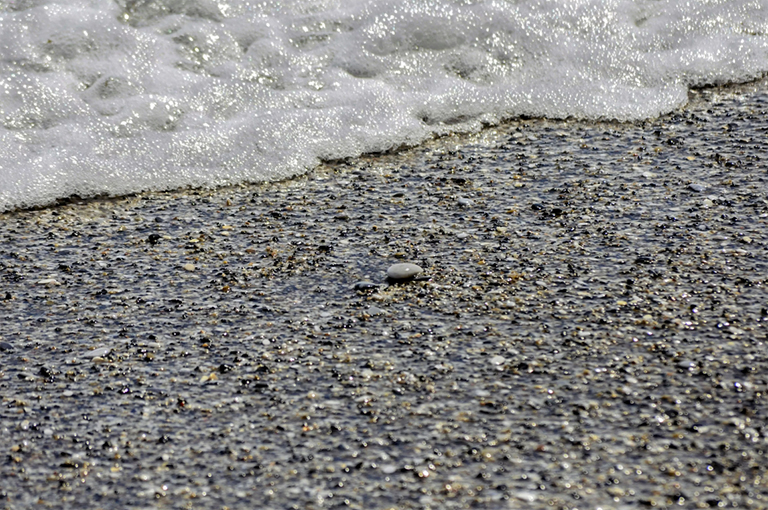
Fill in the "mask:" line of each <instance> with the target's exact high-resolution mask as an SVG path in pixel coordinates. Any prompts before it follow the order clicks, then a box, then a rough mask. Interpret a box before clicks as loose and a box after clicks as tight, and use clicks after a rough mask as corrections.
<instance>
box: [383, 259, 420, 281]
mask: <svg viewBox="0 0 768 510" xmlns="http://www.w3.org/2000/svg"><path fill="white" fill-rule="evenodd" d="M422 271H423V269H421V267H419V266H417V265H416V264H411V263H409V262H405V263H402V264H394V265H392V266H389V269H387V278H389V279H390V280H409V279H411V278H413V277H414V276H416V275H417V274H419V273H421V272H422Z"/></svg>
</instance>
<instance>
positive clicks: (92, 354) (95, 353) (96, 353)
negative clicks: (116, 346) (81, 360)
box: [85, 347, 112, 358]
mask: <svg viewBox="0 0 768 510" xmlns="http://www.w3.org/2000/svg"><path fill="white" fill-rule="evenodd" d="M111 350H112V347H99V348H98V349H94V350H92V351H89V352H86V353H85V357H87V358H102V357H104V356H106V355H107V354H109V351H111Z"/></svg>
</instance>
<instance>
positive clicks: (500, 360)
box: [491, 356, 507, 365]
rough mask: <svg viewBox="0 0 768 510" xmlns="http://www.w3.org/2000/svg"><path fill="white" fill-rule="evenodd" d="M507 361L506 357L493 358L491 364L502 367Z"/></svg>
mask: <svg viewBox="0 0 768 510" xmlns="http://www.w3.org/2000/svg"><path fill="white" fill-rule="evenodd" d="M505 361H507V358H505V357H504V356H494V357H493V358H491V363H492V364H493V365H501V364H502V363H504V362H505Z"/></svg>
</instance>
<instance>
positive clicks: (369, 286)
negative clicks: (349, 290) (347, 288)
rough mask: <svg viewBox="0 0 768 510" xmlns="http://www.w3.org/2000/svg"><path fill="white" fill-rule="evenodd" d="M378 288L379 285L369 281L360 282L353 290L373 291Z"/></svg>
mask: <svg viewBox="0 0 768 510" xmlns="http://www.w3.org/2000/svg"><path fill="white" fill-rule="evenodd" d="M377 288H379V285H378V284H376V283H373V282H369V281H360V282H357V283H356V284H355V290H374V289H377Z"/></svg>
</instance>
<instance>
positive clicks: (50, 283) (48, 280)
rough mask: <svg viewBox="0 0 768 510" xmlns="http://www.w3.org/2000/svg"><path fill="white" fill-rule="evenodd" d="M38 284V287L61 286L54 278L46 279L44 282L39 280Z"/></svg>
mask: <svg viewBox="0 0 768 510" xmlns="http://www.w3.org/2000/svg"><path fill="white" fill-rule="evenodd" d="M37 284H38V285H61V284H60V283H59V282H57V281H56V280H54V279H53V278H44V279H42V280H38V281H37Z"/></svg>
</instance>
